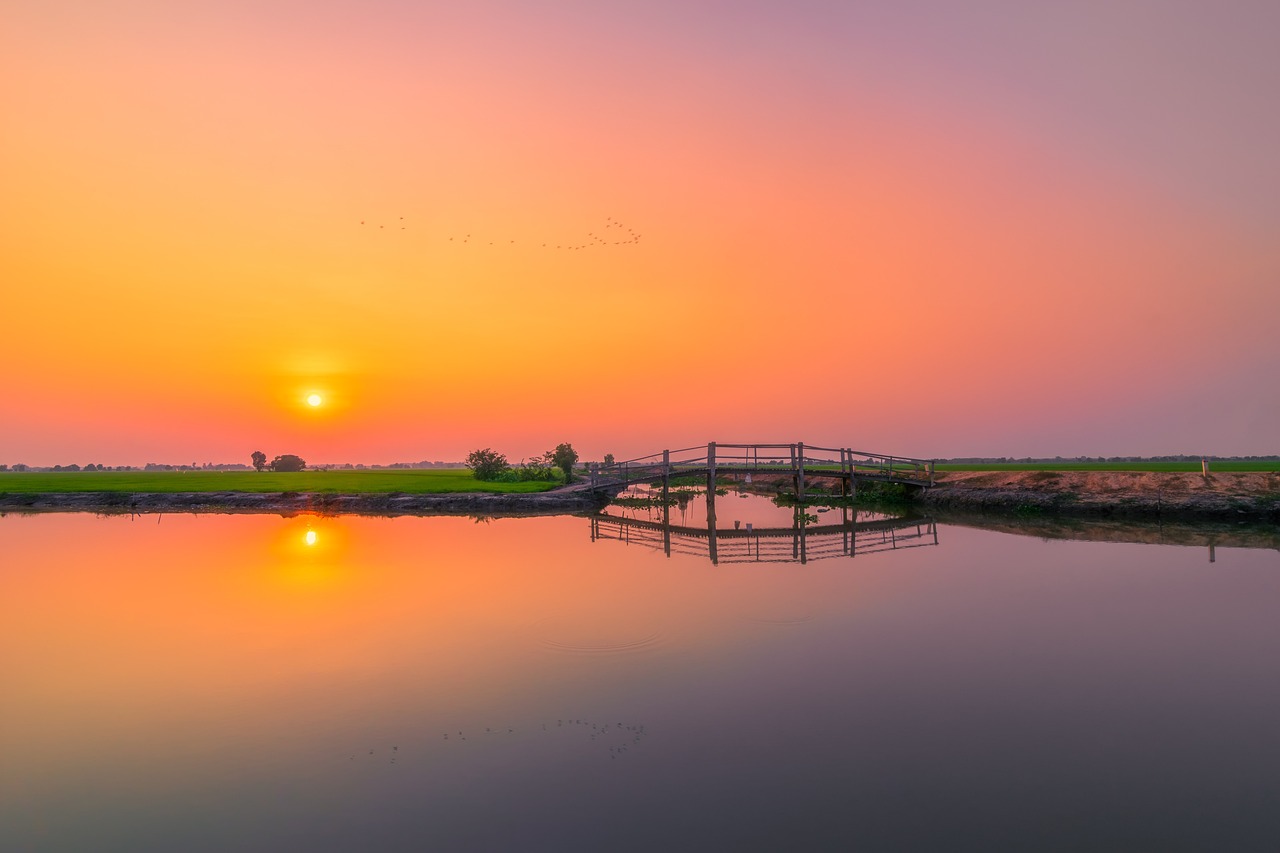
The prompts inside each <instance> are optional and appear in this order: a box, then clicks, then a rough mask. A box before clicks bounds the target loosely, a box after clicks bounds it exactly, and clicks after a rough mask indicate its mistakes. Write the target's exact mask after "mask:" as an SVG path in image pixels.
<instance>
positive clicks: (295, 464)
mask: <svg viewBox="0 0 1280 853" xmlns="http://www.w3.org/2000/svg"><path fill="white" fill-rule="evenodd" d="M306 467H307V461H306V460H305V459H303V458H302V457H301V456H294V455H293V454H292V453H286V454H284V455H282V456H277V457H276V458H275V459H272V460H271V470H272V471H301V470H302V469H303V468H306Z"/></svg>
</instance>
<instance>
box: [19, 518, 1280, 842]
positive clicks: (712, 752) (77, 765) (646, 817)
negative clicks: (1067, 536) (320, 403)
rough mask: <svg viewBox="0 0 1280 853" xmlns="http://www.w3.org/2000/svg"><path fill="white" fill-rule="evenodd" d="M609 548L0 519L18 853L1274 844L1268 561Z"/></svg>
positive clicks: (322, 523)
mask: <svg viewBox="0 0 1280 853" xmlns="http://www.w3.org/2000/svg"><path fill="white" fill-rule="evenodd" d="M704 509H705V508H702V509H700V508H699V507H698V506H697V505H696V503H695V504H694V505H691V506H687V507H685V514H684V515H683V516H681V515H680V512H679V511H678V510H673V517H672V519H671V520H672V521H673V522H679V523H682V524H683V523H688V524H689V525H690V526H692V525H693V524H694V523H695V522H696V523H697V524H702V525H705V523H706V517H705V512H704ZM700 512H701V514H699V513H700ZM833 512H834V513H836V516H838V514H839V510H835V511H833ZM788 513H789V511H783V510H776V509H775V508H773V507H771V506H768V505H767V504H765V503H764V502H763V501H759V500H758V499H755V498H738V497H737V496H735V495H730V496H728V497H726V498H723V499H721V500H720V501H719V502H718V511H717V514H716V515H717V523H718V526H719V528H720V529H722V530H728V529H733V530H737V531H745V530H746V525H747V523H750V524H751V527H752V530H753V532H754V531H755V530H757V529H760V528H764V529H767V528H768V527H770V526H771V525H773V524H774V523H775V522H777V521H778V519H779V518H781V519H782V520H783V523H787V521H788V520H789V518H790V516H789V514H788ZM614 514H615V515H618V516H626V517H633V518H639V519H641V520H650V521H651V520H652V519H653V518H654V517H655V516H654V513H653V511H651V510H636V509H630V510H626V511H623V510H615V511H614ZM660 515H661V513H660V512H658V515H657V517H660ZM827 519H828V516H827V515H823V516H821V517H819V518H818V520H817V521H816V522H814V524H813V529H817V528H819V527H821V526H823V525H828V524H831V523H838V522H839V518H838V517H831V521H830V522H829V521H828V520H827ZM863 520H865V521H873V520H874V519H866V518H864V519H863ZM735 521H737V522H738V525H737V526H736V527H735V525H734V522H735ZM602 524H603V526H601V525H595V526H593V525H592V523H591V522H590V521H588V520H587V519H584V518H572V517H561V518H538V519H507V520H494V521H491V522H488V523H478V522H475V521H473V520H471V519H458V518H426V519H421V518H399V519H372V518H295V519H282V518H278V517H270V516H252V515H246V516H176V515H175V516H167V515H166V516H164V517H163V518H161V519H159V520H157V518H156V517H155V516H148V517H140V518H137V519H134V520H130V519H129V518H128V517H124V518H97V517H93V516H87V515H57V514H54V515H36V516H9V517H5V518H0V849H4V850H59V851H61V850H128V851H151V850H163V851H169V850H184V851H188V850H264V851H266V850H271V851H276V850H295V849H296V850H360V849H378V850H427V849H434V850H533V851H537V850H587V851H604V850H609V851H615V850H672V849H678V850H797V849H856V850H869V851H875V850H998V849H1026V850H1072V851H1076V850H1160V851H1170V850H1274V849H1276V848H1277V846H1278V845H1280V726H1278V725H1277V724H1276V721H1277V719H1280V618H1277V613H1280V557H1278V556H1277V554H1276V553H1275V552H1274V551H1267V550H1248V549H1242V548H1241V549H1230V548H1219V549H1217V552H1216V562H1214V563H1212V564H1211V563H1209V561H1208V557H1207V553H1206V551H1205V550H1204V549H1202V548H1191V547H1185V548H1184V547H1170V546H1154V545H1115V544H1098V543H1089V542H1060V541H1042V540H1040V539H1037V538H1034V537H1024V536H1014V535H1008V534H1001V533H991V532H985V531H979V530H973V529H969V528H965V527H957V526H949V525H945V524H941V525H937V526H936V527H931V526H930V525H929V524H927V523H925V524H924V525H923V526H920V525H918V524H917V525H913V526H912V527H911V528H910V529H907V528H902V529H892V530H889V531H888V536H889V539H890V544H889V545H888V546H885V545H884V544H883V543H884V541H885V536H886V530H885V529H880V530H874V529H868V530H867V531H865V532H864V533H860V534H859V535H858V536H857V537H856V540H857V541H856V543H855V545H856V547H855V551H854V556H853V557H849V556H848V555H847V552H846V551H845V550H844V549H845V547H846V546H845V542H844V540H843V539H841V537H840V536H839V535H834V536H831V535H828V536H822V535H817V534H815V535H813V536H810V537H809V538H808V540H807V541H806V543H805V545H806V550H807V553H808V556H809V559H807V560H806V562H804V563H800V562H766V561H765V560H764V558H766V557H769V556H770V555H773V556H775V557H778V558H779V559H787V558H788V556H789V555H790V554H792V553H793V550H792V543H790V541H789V540H787V539H786V538H785V537H784V538H777V537H774V538H772V539H770V538H768V537H765V538H764V539H762V540H759V541H763V542H764V544H763V545H761V546H759V548H758V550H757V552H756V553H755V555H754V556H753V554H752V552H751V551H750V550H749V547H747V546H742V541H747V542H748V543H749V540H748V539H747V538H746V537H741V541H739V542H738V543H737V545H735V547H738V548H739V550H738V551H733V552H732V553H729V552H726V551H725V550H724V548H725V547H726V546H727V545H728V542H724V543H721V547H722V550H721V553H720V555H719V560H718V563H717V564H713V563H712V562H711V560H710V559H709V555H708V553H707V543H706V540H705V539H702V540H698V539H696V538H686V537H682V536H679V535H677V536H676V537H675V547H673V548H672V555H671V556H670V557H668V556H666V554H665V548H664V544H665V543H664V541H663V538H662V534H661V531H660V530H659V531H657V532H656V533H655V531H654V530H653V529H652V528H650V527H645V528H641V527H635V526H627V525H625V524H621V523H619V522H604V523H602ZM872 527H874V525H872ZM917 527H919V531H918V532H919V533H920V535H917V536H913V535H912V534H913V533H916V532H917ZM309 534H310V535H309ZM593 535H594V538H593ZM628 536H630V537H631V538H630V539H629V540H628ZM618 537H621V538H618ZM877 537H879V543H877V541H876V540H877ZM899 537H902V538H901V539H900V540H899ZM628 542H629V544H628ZM935 543H936V544H935ZM744 547H746V550H743V548H744ZM771 549H772V550H771ZM815 549H816V550H815ZM739 558H740V559H739Z"/></svg>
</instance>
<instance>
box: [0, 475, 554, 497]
mask: <svg viewBox="0 0 1280 853" xmlns="http://www.w3.org/2000/svg"><path fill="white" fill-rule="evenodd" d="M556 485H558V484H557V483H549V482H517V483H484V482H480V481H479V480H476V479H475V478H474V477H472V476H471V472H470V471H468V470H466V469H463V468H446V469H407V470H406V469H397V470H392V471H346V470H344V471H299V472H297V473H274V472H263V473H258V472H256V471H65V472H57V473H30V472H19V473H14V472H0V495H3V494H10V495H42V494H79V493H97V494H103V495H104V497H105V496H108V495H111V496H120V495H125V494H142V493H146V494H175V493H200V492H248V493H257V494H263V493H271V494H274V493H281V492H294V493H309V494H347V495H359V494H390V493H394V492H399V493H401V494H406V495H429V494H450V493H456V492H491V493H498V494H511V493H527V492H543V491H546V490H548V489H551V488H554V487H555V486H556Z"/></svg>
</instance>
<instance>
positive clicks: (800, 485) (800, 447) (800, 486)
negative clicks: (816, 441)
mask: <svg viewBox="0 0 1280 853" xmlns="http://www.w3.org/2000/svg"><path fill="white" fill-rule="evenodd" d="M796 450H797V453H796V457H797V458H796V461H797V462H798V463H799V467H798V468H796V497H797V498H799V499H800V500H804V442H803V441H802V442H800V443H799V444H797V445H796Z"/></svg>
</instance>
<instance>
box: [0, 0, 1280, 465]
mask: <svg viewBox="0 0 1280 853" xmlns="http://www.w3.org/2000/svg"><path fill="white" fill-rule="evenodd" d="M0 20H3V25H2V26H0V109H3V116H4V120H3V124H2V125H0V187H3V191H2V192H0V288H2V289H0V309H2V311H0V316H2V318H3V319H2V321H0V341H2V342H3V353H4V358H5V361H6V366H5V368H4V374H3V376H4V380H3V383H2V384H0V392H2V393H0V463H10V464H11V463H15V462H25V463H28V464H32V465H52V464H55V463H61V464H69V463H72V462H74V463H78V464H81V465H83V464H86V463H89V462H99V463H105V464H108V465H120V464H140V463H143V462H147V461H158V462H172V463H182V462H192V461H196V462H201V463H203V462H205V461H214V462H223V461H234V462H245V463H247V462H248V459H249V454H250V452H251V451H253V450H257V449H261V450H263V451H265V452H266V453H267V454H268V456H272V455H275V454H278V453H297V454H299V455H301V456H303V457H304V458H306V459H307V460H308V461H310V462H343V461H351V462H366V463H387V462H395V461H416V460H422V459H427V460H457V459H461V458H462V457H464V456H465V455H466V453H467V452H468V451H470V450H472V449H475V448H477V447H484V446H490V447H493V448H495V449H497V450H500V451H502V452H504V453H506V454H507V455H508V456H509V457H512V458H513V459H519V458H520V457H522V456H526V455H532V454H535V453H540V452H541V451H543V450H545V449H547V448H548V447H551V446H554V445H555V444H556V443H558V442H561V441H570V442H572V443H573V444H574V446H575V447H576V448H577V449H578V450H579V452H580V453H581V454H582V455H583V457H584V458H586V459H592V458H596V459H598V458H599V457H600V456H601V455H603V454H604V453H606V452H611V453H614V454H615V455H616V456H617V457H618V458H619V459H621V458H625V457H628V456H635V455H641V454H645V453H650V452H653V451H657V450H661V449H662V448H663V447H684V446H687V445H691V444H696V443H702V442H705V441H707V440H717V441H721V442H739V441H796V440H802V441H806V442H809V443H812V444H823V445H836V444H839V445H842V446H852V447H854V448H858V449H862V450H869V451H880V452H887V453H897V454H903V455H911V456H931V457H933V456H970V455H983V456H1004V455H1009V456H1025V455H1036V456H1041V455H1044V456H1054V455H1063V456H1074V455H1079V454H1087V455H1118V454H1126V455H1127V454H1147V455H1152V454H1167V453H1192V454H1200V453H1204V454H1224V455H1225V454H1269V453H1276V452H1280V447H1278V446H1277V444H1276V441H1275V435H1276V431H1275V424H1276V423H1277V422H1280V395H1278V394H1277V391H1276V388H1277V384H1278V383H1277V382H1276V378H1275V374H1276V372H1277V366H1278V365H1280V333H1277V331H1276V324H1277V320H1278V319H1280V311H1278V310H1277V309H1280V288H1278V287H1277V282H1278V278H1280V276H1278V273H1280V239H1277V233H1280V157H1278V156H1277V152H1280V110H1278V109H1277V108H1276V101H1275V89H1276V85H1277V83H1280V52H1277V51H1276V50H1275V47H1274V39H1275V33H1276V32H1280V5H1277V4H1275V3H1274V2H1244V0H1241V2H1228V3H1210V2H1207V1H1206V2H1182V1H1181V0H1161V2H1155V0H1149V2H1123V0H1121V2H1117V0H1107V2H1072V3H1034V4H1031V3H1026V2H1019V1H1018V0H976V1H975V2H970V3H955V2H943V0H914V2H912V0H908V2H897V3H882V2H789V3H785V4H784V3H763V2H733V3H729V2H718V3H688V2H665V0H658V2H645V3H638V4H626V5H623V4H602V3H598V2H557V3H536V4H535V3H515V2H471V3H465V4H464V3H434V2H424V0H417V2H408V0H404V2H389V0H366V2H359V3H357V2H354V0H329V2H323V1H322V0H319V1H318V0H312V2H308V3H303V2H276V3H272V2H261V0H254V2H247V0H218V2H216V3H215V2H206V0H196V2H183V3H173V2H160V0H132V2H130V0H122V2H101V0H68V1H67V2H64V0H40V2H32V0H15V1H14V2H9V3H6V4H5V6H4V11H3V12H0ZM543 244H546V245H545V246H544V245H543ZM311 394H319V395H320V396H321V397H322V398H323V403H322V404H321V405H319V406H310V405H308V404H307V397H308V396H309V395H311Z"/></svg>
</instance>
